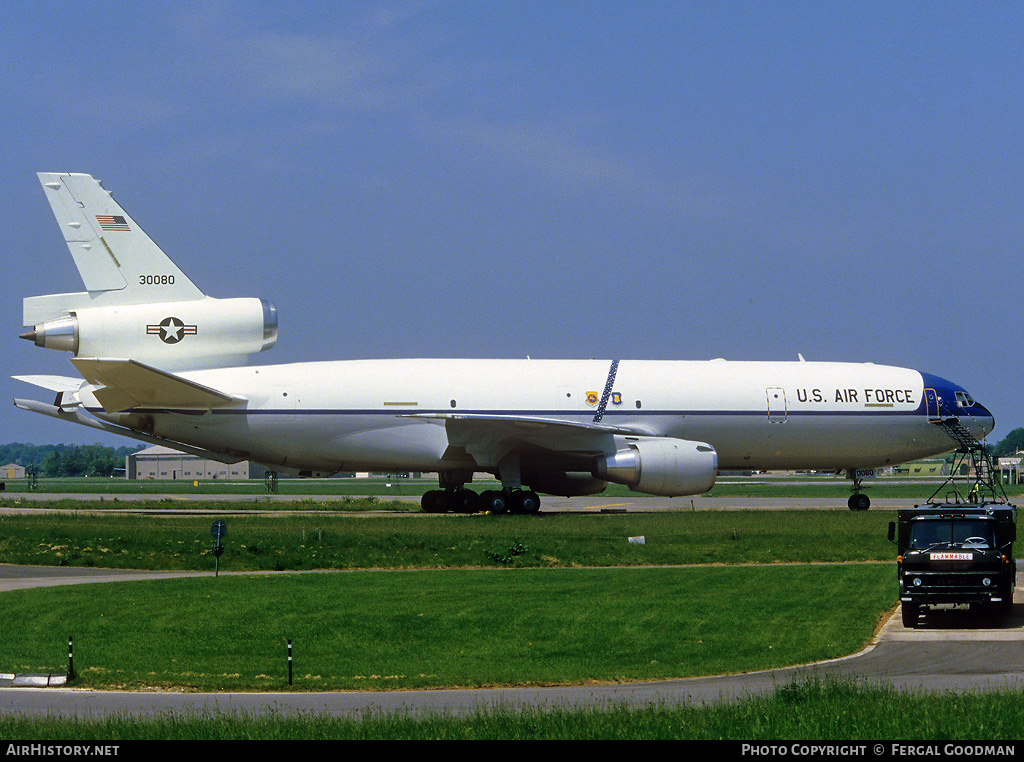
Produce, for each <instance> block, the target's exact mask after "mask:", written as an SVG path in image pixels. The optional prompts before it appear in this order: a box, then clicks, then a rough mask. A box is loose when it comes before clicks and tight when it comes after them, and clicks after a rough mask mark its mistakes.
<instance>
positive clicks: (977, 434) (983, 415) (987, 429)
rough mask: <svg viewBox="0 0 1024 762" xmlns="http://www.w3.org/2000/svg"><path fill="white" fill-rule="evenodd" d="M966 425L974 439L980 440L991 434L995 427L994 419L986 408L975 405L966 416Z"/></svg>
mask: <svg viewBox="0 0 1024 762" xmlns="http://www.w3.org/2000/svg"><path fill="white" fill-rule="evenodd" d="M966 418H967V425H968V427H969V430H970V432H971V434H973V435H974V438H975V439H978V440H981V439H984V438H985V437H987V436H988V435H989V434H991V433H992V430H993V429H994V428H995V427H996V418H995V416H994V415H992V413H991V412H989V410H988V408H986V407H985V406H984V405H981V404H979V403H975V404H974V406H973V409H972V410H971V411H970V414H969V415H967V416H966Z"/></svg>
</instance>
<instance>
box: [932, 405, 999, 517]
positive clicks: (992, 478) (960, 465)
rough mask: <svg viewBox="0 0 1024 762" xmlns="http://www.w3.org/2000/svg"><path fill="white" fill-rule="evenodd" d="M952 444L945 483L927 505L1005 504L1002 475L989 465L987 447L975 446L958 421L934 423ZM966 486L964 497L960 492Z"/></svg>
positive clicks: (990, 457) (990, 459)
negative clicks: (951, 457)
mask: <svg viewBox="0 0 1024 762" xmlns="http://www.w3.org/2000/svg"><path fill="white" fill-rule="evenodd" d="M936 425H937V426H942V427H943V429H944V430H945V432H946V434H947V435H948V436H949V438H950V439H952V440H953V441H954V442H956V443H957V444H958V445H959V447H957V449H956V452H955V453H954V457H953V464H952V467H951V468H950V471H949V476H948V477H947V478H946V481H945V482H944V483H943V484H942V485H941V486H940V487H939V488H938V489H937V490H935V492H934V493H933V494H932V496H931V497H930V498H928V502H929V503H1006V502H1008V500H1007V497H1006V490H1005V489H1004V488H1003V479H1002V475H1001V474H1000V473H999V471H998V470H997V469H996V468H995V467H994V466H993V464H992V454H991V453H990V452H989V449H988V446H987V445H986V444H984V443H983V442H979V441H978V440H977V439H975V438H974V436H973V435H972V434H971V433H970V432H969V431H968V430H967V428H966V427H965V426H964V425H963V424H962V423H961V422H960V419H959V418H956V417H951V418H945V419H943V420H941V421H938V422H936ZM965 485H968V489H967V492H966V493H963V491H962V489H963V487H964V486H965Z"/></svg>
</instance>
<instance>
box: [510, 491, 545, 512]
mask: <svg viewBox="0 0 1024 762" xmlns="http://www.w3.org/2000/svg"><path fill="white" fill-rule="evenodd" d="M509 502H510V509H511V511H512V513H522V514H527V515H532V514H534V513H536V512H537V511H539V510H540V497H539V496H538V495H537V493H536V492H534V491H532V490H517V491H515V492H513V493H512V495H511V496H510V500H509Z"/></svg>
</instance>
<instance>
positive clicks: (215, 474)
mask: <svg viewBox="0 0 1024 762" xmlns="http://www.w3.org/2000/svg"><path fill="white" fill-rule="evenodd" d="M125 474H126V475H127V477H128V478H129V479H163V480H173V479H190V480H196V479H262V478H263V468H262V467H261V466H258V465H256V464H254V463H250V462H249V461H247V460H246V461H242V462H241V463H221V462H219V461H216V460H208V459H206V458H200V457H199V456H198V455H186V454H185V453H183V452H178V451H177V450H172V449H171V448H169V447H159V446H157V447H147V448H146V449H145V450H140V451H139V452H137V453H133V454H132V455H129V456H128V457H126V458H125Z"/></svg>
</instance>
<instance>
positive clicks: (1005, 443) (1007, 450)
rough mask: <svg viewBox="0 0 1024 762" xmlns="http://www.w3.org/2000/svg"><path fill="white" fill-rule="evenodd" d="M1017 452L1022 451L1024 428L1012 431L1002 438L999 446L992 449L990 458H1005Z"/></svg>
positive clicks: (1023, 447) (1023, 448)
mask: <svg viewBox="0 0 1024 762" xmlns="http://www.w3.org/2000/svg"><path fill="white" fill-rule="evenodd" d="M1019 451H1024V427H1022V428H1019V429H1014V430H1013V431H1011V432H1010V433H1009V434H1007V435H1006V436H1005V437H1003V438H1002V439H1001V440H1000V441H999V444H997V445H996V446H995V447H993V448H992V457H993V458H1005V457H1006V456H1007V455H1013V454H1014V453H1015V452H1019Z"/></svg>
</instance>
